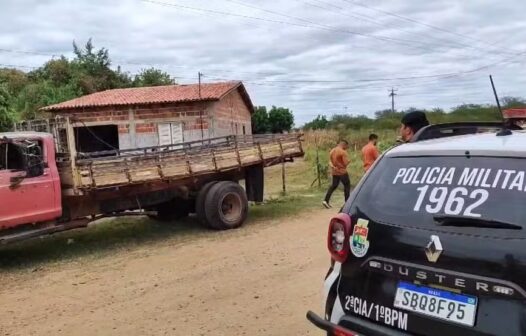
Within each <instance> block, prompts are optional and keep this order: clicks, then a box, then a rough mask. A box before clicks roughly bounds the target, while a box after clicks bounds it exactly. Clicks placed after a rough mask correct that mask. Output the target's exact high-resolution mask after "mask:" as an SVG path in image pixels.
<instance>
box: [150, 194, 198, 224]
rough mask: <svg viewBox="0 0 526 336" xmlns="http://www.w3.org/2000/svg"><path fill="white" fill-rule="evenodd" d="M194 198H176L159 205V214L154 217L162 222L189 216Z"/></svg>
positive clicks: (157, 208)
mask: <svg viewBox="0 0 526 336" xmlns="http://www.w3.org/2000/svg"><path fill="white" fill-rule="evenodd" d="M192 202H193V200H192V199H183V198H178V197H177V198H174V199H172V200H170V201H168V202H165V203H161V204H159V205H157V207H156V208H155V210H157V216H155V217H154V218H155V219H157V220H159V221H161V222H170V221H175V220H179V219H182V218H185V217H188V215H189V214H190V212H191V210H192V206H193V204H192Z"/></svg>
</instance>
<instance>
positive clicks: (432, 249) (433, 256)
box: [425, 235, 443, 263]
mask: <svg viewBox="0 0 526 336" xmlns="http://www.w3.org/2000/svg"><path fill="white" fill-rule="evenodd" d="M425 251H426V256H427V260H429V261H430V262H433V263H434V262H437V260H438V258H439V257H440V254H442V251H443V249H442V243H441V242H440V238H438V236H434V235H433V236H431V240H430V241H429V243H427V246H426V250H425Z"/></svg>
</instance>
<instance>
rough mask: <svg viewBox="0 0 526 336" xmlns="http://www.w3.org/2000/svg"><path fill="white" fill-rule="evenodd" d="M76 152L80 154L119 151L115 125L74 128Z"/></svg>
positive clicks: (117, 131)
mask: <svg viewBox="0 0 526 336" xmlns="http://www.w3.org/2000/svg"><path fill="white" fill-rule="evenodd" d="M75 142H76V144H77V151H78V152H81V153H91V152H101V151H108V150H115V149H119V130H118V127H117V125H102V126H85V127H75Z"/></svg>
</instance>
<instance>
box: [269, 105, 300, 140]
mask: <svg viewBox="0 0 526 336" xmlns="http://www.w3.org/2000/svg"><path fill="white" fill-rule="evenodd" d="M268 123H269V126H270V131H271V132H272V133H283V132H285V131H287V132H288V131H290V130H291V129H292V126H293V125H294V115H293V114H292V111H291V110H289V109H288V108H285V107H276V106H272V108H271V109H270V112H269V113H268Z"/></svg>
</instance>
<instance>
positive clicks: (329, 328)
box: [307, 311, 411, 336]
mask: <svg viewBox="0 0 526 336" xmlns="http://www.w3.org/2000/svg"><path fill="white" fill-rule="evenodd" d="M307 320H309V321H310V322H311V323H312V324H314V325H315V326H316V327H318V328H320V329H322V330H325V331H326V332H327V335H329V336H411V335H410V334H407V333H404V332H400V331H396V330H392V329H390V328H387V327H384V326H381V325H377V324H375V323H372V322H369V321H366V320H363V319H361V318H357V317H353V316H348V315H347V316H344V317H343V318H342V321H344V324H345V325H346V326H350V327H351V329H352V330H351V329H347V328H343V327H341V326H339V325H337V324H334V323H331V322H329V321H327V320H324V319H322V318H321V317H319V316H318V315H316V314H315V313H313V312H312V311H309V312H307Z"/></svg>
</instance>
